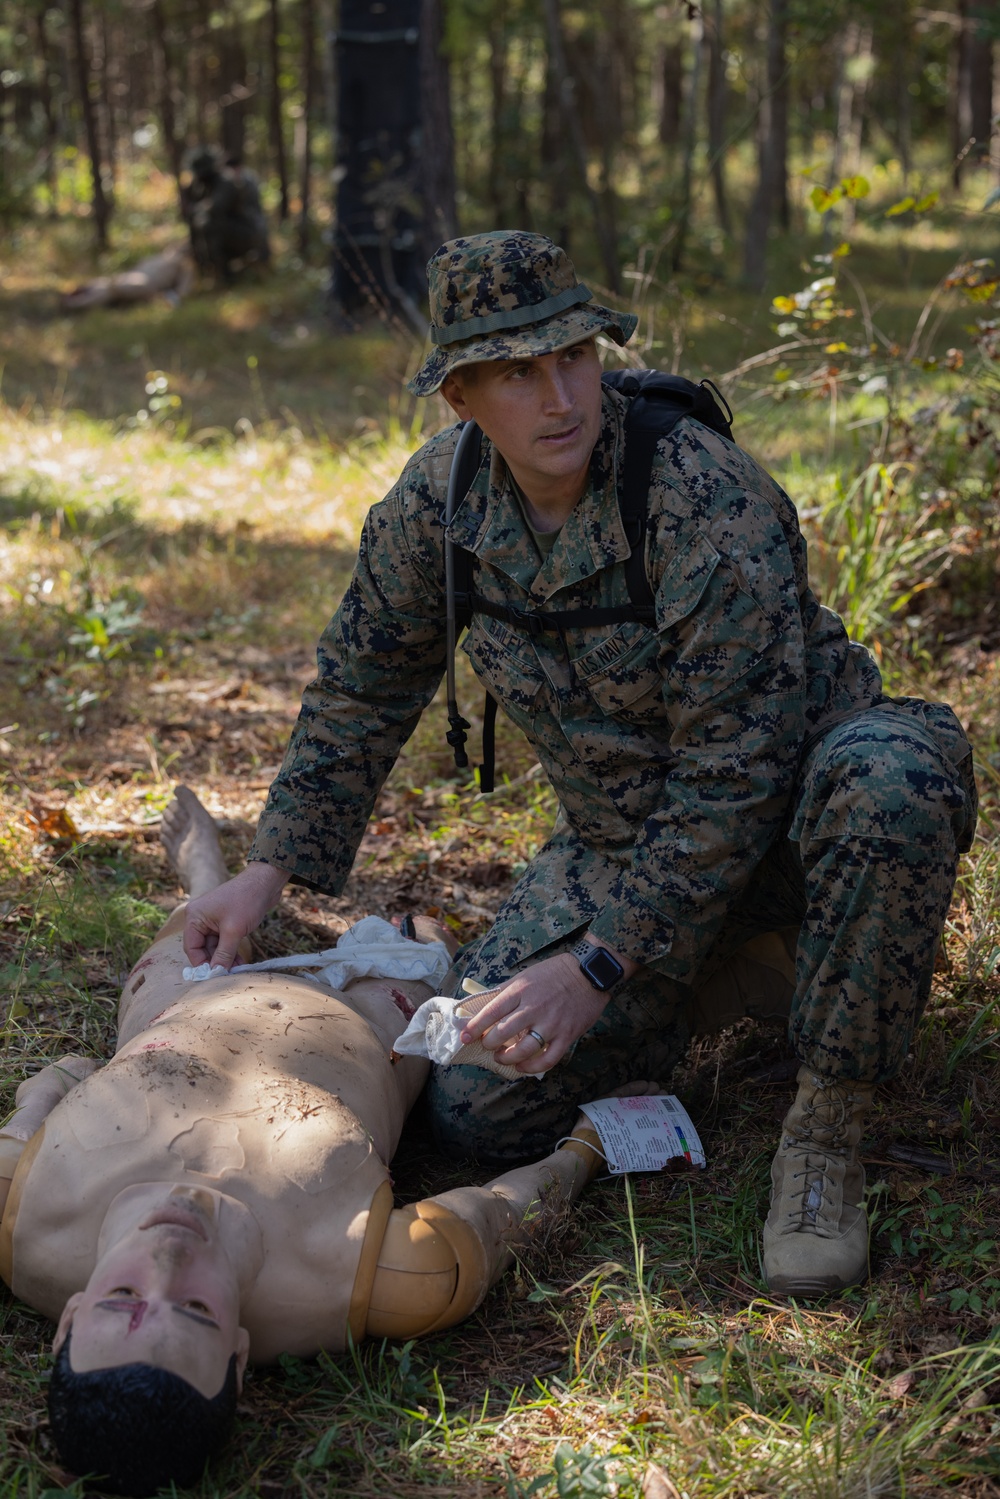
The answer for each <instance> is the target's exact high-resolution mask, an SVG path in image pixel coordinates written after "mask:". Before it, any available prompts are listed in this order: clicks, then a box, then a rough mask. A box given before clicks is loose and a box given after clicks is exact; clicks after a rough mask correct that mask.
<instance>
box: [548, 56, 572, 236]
mask: <svg viewBox="0 0 1000 1499" xmlns="http://www.w3.org/2000/svg"><path fill="white" fill-rule="evenodd" d="M541 154H542V170H543V172H544V173H545V177H546V180H547V183H548V198H549V219H550V221H551V223H552V225H553V234H554V236H555V239H556V240H557V242H558V243H559V244H560V245H562V247H563V249H564V250H566V252H567V254H569V253H570V240H571V234H570V222H569V192H568V189H567V179H568V176H569V163H568V161H567V158H566V132H565V130H564V129H563V123H562V109H561V107H560V104H559V80H558V77H557V75H556V69H555V64H554V62H553V61H552V53H551V51H547V53H546V60H545V94H544V97H543V99H542V153H541Z"/></svg>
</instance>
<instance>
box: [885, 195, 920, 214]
mask: <svg viewBox="0 0 1000 1499" xmlns="http://www.w3.org/2000/svg"><path fill="white" fill-rule="evenodd" d="M916 201H917V200H916V198H915V197H914V196H913V194H912V193H908V194H907V196H906V197H905V198H900V200H899V202H898V203H894V204H893V205H892V207H891V208H887V209H886V211H885V216H886V218H887V219H894V218H895V217H896V215H897V214H900V213H909V211H910V209H911V208H912V207H913V206H914V204H915V203H916Z"/></svg>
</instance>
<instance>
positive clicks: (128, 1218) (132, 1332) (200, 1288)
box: [52, 1183, 256, 1398]
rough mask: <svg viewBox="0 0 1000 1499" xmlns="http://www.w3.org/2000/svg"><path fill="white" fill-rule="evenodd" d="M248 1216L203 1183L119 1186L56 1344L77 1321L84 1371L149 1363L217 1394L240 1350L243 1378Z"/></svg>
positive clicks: (78, 1366)
mask: <svg viewBox="0 0 1000 1499" xmlns="http://www.w3.org/2000/svg"><path fill="white" fill-rule="evenodd" d="M232 1209H235V1210H236V1211H235V1212H233V1211H232ZM247 1217H249V1215H248V1214H247V1213H246V1209H245V1208H243V1207H242V1206H241V1205H239V1204H236V1203H233V1202H232V1200H231V1199H230V1198H224V1197H223V1196H222V1195H221V1193H218V1192H212V1191H206V1190H204V1189H202V1188H198V1187H184V1186H169V1185H167V1184H165V1183H142V1184H140V1185H138V1186H134V1187H129V1188H127V1189H126V1190H125V1191H124V1192H120V1193H119V1194H118V1196H117V1197H116V1198H115V1199H114V1201H113V1202H112V1204H111V1206H110V1208H109V1209H108V1212H107V1214H106V1216H105V1219H104V1223H103V1225H102V1227H101V1233H100V1237H99V1239H98V1245H97V1264H96V1265H95V1266H94V1270H93V1273H92V1275H91V1277H90V1279H89V1281H88V1282H87V1286H86V1289H85V1290H83V1291H78V1292H77V1293H76V1295H75V1296H71V1297H70V1299H69V1301H68V1302H67V1303H66V1306H65V1309H64V1310H63V1314H62V1316H61V1317H60V1319H59V1326H58V1328H57V1330H56V1336H55V1340H54V1342H53V1345H52V1346H53V1352H55V1353H58V1352H59V1350H60V1348H61V1347H62V1344H63V1341H64V1340H65V1338H66V1337H67V1335H68V1333H69V1331H70V1329H71V1328H72V1331H73V1356H72V1367H73V1369H74V1371H75V1372H76V1373H78V1374H86V1373H89V1372H91V1371H92V1370H94V1369H109V1368H115V1367H117V1366H119V1365H121V1364H134V1363H145V1364H153V1365H155V1366H156V1367H157V1368H160V1369H168V1370H169V1371H170V1372H171V1373H173V1374H178V1375H180V1377H181V1378H182V1379H185V1380H187V1382H188V1383H189V1384H191V1385H193V1386H194V1388H195V1389H196V1390H198V1391H199V1392H200V1393H201V1394H202V1395H205V1396H206V1397H208V1398H211V1397H212V1396H213V1395H216V1394H217V1393H218V1391H219V1390H220V1389H221V1388H222V1384H223V1381H224V1379H225V1377H226V1370H227V1368H228V1365H229V1360H230V1358H231V1357H232V1356H233V1354H235V1355H236V1364H237V1373H238V1376H239V1379H240V1380H242V1375H243V1370H244V1368H245V1367H246V1361H247V1355H248V1352H249V1346H250V1338H249V1334H248V1333H247V1331H246V1329H245V1328H242V1327H241V1326H240V1322H239V1312H240V1292H241V1280H243V1279H244V1278H245V1273H246V1270H247V1268H248V1266H247V1265H246V1259H247V1252H246V1251H247V1248H248V1247H249V1246H248V1245H247V1243H246V1240H247V1237H248V1234H247V1225H246V1223H245V1221H244V1220H245V1219H246V1218H247ZM253 1228H254V1229H255V1228H256V1225H253Z"/></svg>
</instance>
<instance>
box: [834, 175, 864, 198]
mask: <svg viewBox="0 0 1000 1499" xmlns="http://www.w3.org/2000/svg"><path fill="white" fill-rule="evenodd" d="M840 185H841V187H842V188H843V189H844V192H845V194H846V196H847V197H848V198H867V196H868V194H869V193H870V192H871V190H872V189H871V183H870V182H869V181H868V178H867V177H842V178H841V179H840Z"/></svg>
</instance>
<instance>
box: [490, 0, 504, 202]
mask: <svg viewBox="0 0 1000 1499" xmlns="http://www.w3.org/2000/svg"><path fill="white" fill-rule="evenodd" d="M489 73H490V185H489V193H490V204H491V210H492V217H493V222H494V224H502V223H503V222H504V219H505V217H506V215H505V213H504V194H503V179H504V177H505V175H506V173H505V171H504V163H505V158H506V150H505V147H506V141H505V134H506V132H505V131H504V103H505V96H506V91H507V6H506V4H505V0H497V3H496V4H495V5H493V6H492V7H491V10H490V67H489Z"/></svg>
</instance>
